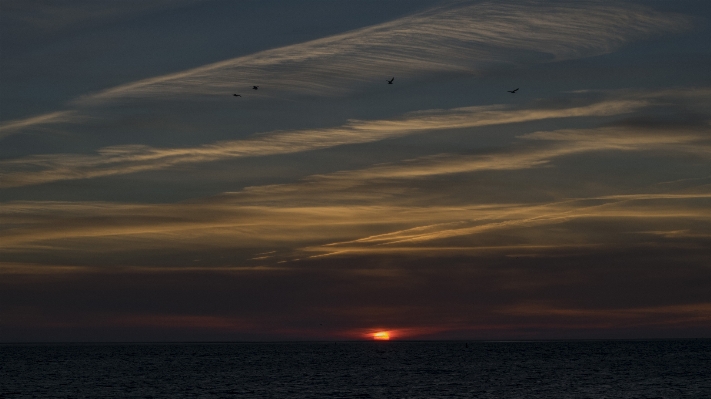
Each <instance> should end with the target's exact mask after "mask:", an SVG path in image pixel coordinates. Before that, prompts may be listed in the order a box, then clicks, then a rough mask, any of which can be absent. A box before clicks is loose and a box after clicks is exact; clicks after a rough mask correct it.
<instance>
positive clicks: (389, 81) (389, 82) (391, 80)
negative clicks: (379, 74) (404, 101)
mask: <svg viewBox="0 0 711 399" xmlns="http://www.w3.org/2000/svg"><path fill="white" fill-rule="evenodd" d="M385 80H386V81H387V82H388V84H389V85H391V84H393V80H395V77H394V76H393V78H392V79H390V80H387V79H385Z"/></svg>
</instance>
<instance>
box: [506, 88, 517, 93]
mask: <svg viewBox="0 0 711 399" xmlns="http://www.w3.org/2000/svg"><path fill="white" fill-rule="evenodd" d="M507 91H508V92H509V93H511V94H516V92H517V91H518V87H517V88H515V89H513V90H507Z"/></svg>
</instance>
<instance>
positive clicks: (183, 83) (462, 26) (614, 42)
mask: <svg viewBox="0 0 711 399" xmlns="http://www.w3.org/2000/svg"><path fill="white" fill-rule="evenodd" d="M690 24H691V19H690V18H689V17H686V16H682V15H678V14H663V13H659V12H655V11H652V10H650V9H647V8H643V7H637V6H620V5H619V3H615V4H614V5H613V4H612V3H600V2H576V3H572V4H565V3H562V2H558V3H550V2H534V1H531V2H523V3H519V2H517V3H502V2H485V3H475V4H471V3H455V4H451V5H447V6H442V7H438V8H435V9H432V10H428V11H425V12H422V13H419V14H415V15H411V16H407V17H404V18H400V19H397V20H394V21H391V22H386V23H383V24H380V25H375V26H371V27H367V28H363V29H358V30H355V31H352V32H347V33H344V34H339V35H335V36H331V37H327V38H323V39H318V40H314V41H310V42H306V43H302V44H296V45H292V46H287V47H282V48H278V49H273V50H267V51H263V52H259V53H256V54H253V55H249V56H244V57H238V58H234V59H230V60H225V61H221V62H217V63H214V64H209V65H205V66H202V67H199V68H195V69H191V70H187V71H183V72H178V73H174V74H169V75H164V76H158V77H154V78H150V79H146V80H142V81H139V82H134V83H130V84H126V85H123V86H119V87H115V88H112V89H108V90H105V91H103V92H100V93H97V94H93V95H90V96H86V97H84V98H83V99H81V100H80V103H87V104H90V103H94V102H96V101H101V100H107V99H115V98H125V97H145V96H174V95H224V92H225V90H231V88H232V87H234V84H235V82H244V84H245V85H249V84H255V83H259V84H261V85H263V86H264V87H269V88H270V90H271V91H272V92H279V91H281V92H296V93H300V94H314V95H324V94H328V95H333V94H341V93H343V92H345V91H348V90H349V89H350V88H352V87H353V86H354V85H357V84H361V83H362V82H370V81H373V80H377V81H381V80H382V79H384V78H385V77H386V76H384V75H388V76H387V77H390V75H391V74H392V73H393V72H391V71H397V75H398V76H402V77H415V76H421V75H424V74H428V73H433V72H453V71H457V72H462V71H466V72H477V71H480V70H481V69H482V68H486V67H489V66H491V65H492V64H496V63H501V62H531V61H533V62H536V61H543V60H548V59H550V58H552V59H554V60H562V59H569V58H578V57H586V56H592V55H598V54H603V53H607V52H610V51H613V50H614V49H616V48H618V47H620V46H621V45H622V44H624V43H626V42H629V41H632V40H635V39H640V38H643V37H646V36H648V35H651V34H656V33H662V32H678V31H682V30H684V29H687V28H688V27H689V26H690ZM532 53H539V54H545V55H548V56H549V57H550V58H547V57H541V56H540V55H533V54H532Z"/></svg>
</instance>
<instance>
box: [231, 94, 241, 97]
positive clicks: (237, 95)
mask: <svg viewBox="0 0 711 399" xmlns="http://www.w3.org/2000/svg"><path fill="white" fill-rule="evenodd" d="M233 96H235V97H242V95H240V94H233Z"/></svg>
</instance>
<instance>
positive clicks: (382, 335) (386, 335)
mask: <svg viewBox="0 0 711 399" xmlns="http://www.w3.org/2000/svg"><path fill="white" fill-rule="evenodd" d="M373 339H374V340H376V341H389V340H390V331H378V332H375V333H373Z"/></svg>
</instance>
